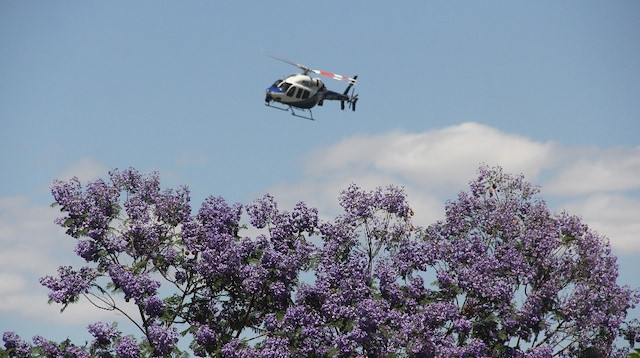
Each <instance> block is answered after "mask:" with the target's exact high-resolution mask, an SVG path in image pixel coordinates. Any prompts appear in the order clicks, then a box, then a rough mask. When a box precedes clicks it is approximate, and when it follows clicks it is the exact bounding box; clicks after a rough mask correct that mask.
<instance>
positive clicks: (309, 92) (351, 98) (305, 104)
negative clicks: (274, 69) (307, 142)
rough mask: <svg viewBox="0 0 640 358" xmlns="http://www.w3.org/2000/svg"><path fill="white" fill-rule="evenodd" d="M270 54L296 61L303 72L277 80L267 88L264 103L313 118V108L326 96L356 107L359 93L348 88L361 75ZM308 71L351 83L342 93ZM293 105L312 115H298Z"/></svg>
mask: <svg viewBox="0 0 640 358" xmlns="http://www.w3.org/2000/svg"><path fill="white" fill-rule="evenodd" d="M268 56H269V57H272V58H275V59H276V60H280V61H283V62H286V63H288V64H291V65H294V66H296V67H298V68H300V69H301V70H302V71H303V73H299V74H295V75H291V76H288V77H286V78H284V79H279V80H277V81H275V82H274V83H273V84H272V85H271V87H269V88H267V96H266V98H265V105H267V106H269V107H271V108H276V109H279V110H282V111H291V114H292V115H294V116H296V117H300V118H305V119H310V120H314V119H313V113H311V108H313V107H314V106H315V105H318V106H322V104H323V102H324V101H325V100H332V101H340V107H341V108H342V109H344V104H345V102H346V103H348V104H349V108H351V109H352V110H354V111H355V110H356V102H357V101H358V95H357V94H353V91H352V92H351V94H349V90H350V89H351V88H352V87H353V85H354V84H355V83H356V79H357V78H358V76H353V78H351V77H346V76H342V75H338V74H335V73H330V72H324V71H319V70H314V69H311V68H309V67H307V66H304V65H301V64H299V63H295V62H293V61H290V60H287V59H284V58H280V57H276V56H272V55H268ZM309 72H313V73H315V74H318V75H322V76H327V77H331V78H333V79H334V80H339V81H343V82H348V83H349V85H348V86H347V89H346V90H345V91H344V92H343V93H338V92H333V91H330V90H328V89H327V87H326V86H325V85H324V83H322V81H321V80H320V79H319V78H316V77H311V76H309ZM272 102H278V103H281V104H283V105H285V106H287V107H284V108H283V107H279V106H275V105H273V104H272ZM294 108H296V109H299V110H301V111H306V110H308V111H309V117H306V116H302V115H299V114H298V113H296V112H295V111H294Z"/></svg>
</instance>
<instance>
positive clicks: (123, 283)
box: [109, 265, 160, 304]
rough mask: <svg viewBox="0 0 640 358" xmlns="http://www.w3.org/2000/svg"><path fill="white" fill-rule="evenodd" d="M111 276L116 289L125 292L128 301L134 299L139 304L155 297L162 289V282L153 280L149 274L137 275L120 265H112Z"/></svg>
mask: <svg viewBox="0 0 640 358" xmlns="http://www.w3.org/2000/svg"><path fill="white" fill-rule="evenodd" d="M109 276H110V277H111V280H113V283H114V284H115V285H116V287H118V288H120V289H121V290H122V292H124V295H125V299H126V300H129V299H131V298H133V299H134V300H135V301H136V303H139V304H142V303H143V302H144V299H145V298H146V297H148V296H153V295H155V294H156V290H157V289H158V288H159V287H160V282H157V281H154V280H152V279H151V277H150V276H149V274H146V273H145V274H139V275H136V274H134V273H133V272H131V271H129V270H127V269H125V268H123V267H122V266H120V265H111V267H110V268H109Z"/></svg>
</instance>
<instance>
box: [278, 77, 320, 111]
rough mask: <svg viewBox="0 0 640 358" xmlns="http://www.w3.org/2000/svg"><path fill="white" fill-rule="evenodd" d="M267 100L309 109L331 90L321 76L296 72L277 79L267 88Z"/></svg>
mask: <svg viewBox="0 0 640 358" xmlns="http://www.w3.org/2000/svg"><path fill="white" fill-rule="evenodd" d="M266 92H267V96H266V98H265V101H267V102H269V101H276V102H280V103H283V104H286V105H289V106H293V107H297V108H302V109H309V108H312V107H314V106H315V105H317V104H318V103H320V102H321V101H322V100H323V99H324V95H325V94H326V93H327V92H329V91H327V87H326V86H325V85H324V83H322V81H321V80H320V79H319V78H315V77H311V76H308V75H305V74H296V75H291V76H288V77H286V78H284V79H280V80H277V81H276V82H274V83H273V85H271V86H270V87H269V88H267V91H266Z"/></svg>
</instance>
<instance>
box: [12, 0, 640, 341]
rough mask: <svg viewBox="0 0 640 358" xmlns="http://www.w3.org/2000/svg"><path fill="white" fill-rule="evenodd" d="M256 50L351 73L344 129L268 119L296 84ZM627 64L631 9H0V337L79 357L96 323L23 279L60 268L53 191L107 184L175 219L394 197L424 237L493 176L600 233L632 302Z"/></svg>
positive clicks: (145, 4)
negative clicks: (451, 206) (240, 208)
mask: <svg viewBox="0 0 640 358" xmlns="http://www.w3.org/2000/svg"><path fill="white" fill-rule="evenodd" d="M265 51H269V52H271V53H276V54H279V55H281V56H284V57H287V58H290V59H292V60H294V61H297V62H299V63H303V64H305V65H307V66H309V67H312V68H316V69H320V70H325V71H331V72H336V73H339V74H343V75H347V76H353V75H356V74H357V75H359V77H358V84H357V85H356V87H355V88H356V92H357V93H359V96H360V100H359V102H358V110H357V112H351V111H344V112H343V111H340V109H339V104H338V103H326V104H325V105H324V106H323V107H320V108H317V109H314V117H315V118H316V121H314V122H311V121H306V120H303V119H299V118H295V117H292V116H290V115H289V114H287V113H285V112H280V111H275V110H272V109H269V108H266V107H265V106H264V90H265V89H266V88H267V87H268V86H269V85H270V84H271V83H272V82H273V81H274V80H275V79H277V78H281V77H283V76H286V75H288V74H292V73H295V72H296V71H297V69H296V68H294V67H291V66H289V65H287V64H285V63H282V62H279V61H275V60H273V59H271V58H269V57H267V56H265ZM639 57H640V2H637V1H615V2H602V1H581V2H576V1H565V2H557V1H535V2H524V1H483V2H475V1H473V2H472V1H469V2H463V1H447V2H445V1H441V2H433V1H421V2H412V3H406V4H402V5H399V4H398V3H393V2H389V1H385V2H360V1H353V2H345V1H342V2H337V1H325V2H322V3H318V2H295V3H293V2H289V3H286V2H269V1H251V2H242V3H240V2H230V1H225V2H213V1H211V2H180V3H178V2H166V1H138V2H134V3H131V2H118V1H110V2H97V1H92V2H65V1H57V2H53V1H51V2H35V1H3V2H0V79H1V80H0V152H1V153H2V156H1V157H0V167H1V168H2V171H0V183H1V184H2V185H0V242H1V243H2V245H3V249H2V250H1V251H0V278H2V282H3V283H4V284H3V287H1V288H0V317H2V319H0V331H5V330H10V329H14V330H16V331H17V332H18V333H20V334H21V335H23V336H24V337H27V338H29V337H31V336H33V335H35V334H43V335H47V336H51V337H52V338H56V339H64V338H66V336H71V337H72V338H74V337H79V338H78V339H80V340H82V339H87V338H88V336H87V334H86V333H83V330H84V329H83V327H85V326H86V325H87V324H88V323H92V322H94V321H96V320H101V319H102V320H110V319H111V318H110V317H108V316H105V314H104V313H103V312H97V313H96V312H95V311H92V310H89V307H88V306H87V305H86V304H80V305H78V307H76V308H72V309H69V312H65V313H64V314H62V315H59V313H58V307H49V306H47V304H46V300H47V299H46V294H47V292H46V290H45V289H44V288H41V287H40V286H39V284H38V283H37V278H38V277H40V276H43V275H46V274H49V273H53V272H54V271H55V268H56V267H57V266H59V265H62V264H80V261H79V260H76V259H75V258H73V257H72V256H71V255H69V254H68V253H67V252H70V250H72V247H73V240H72V239H67V238H65V236H64V234H63V233H62V232H61V230H60V229H59V228H57V227H56V226H55V225H54V224H53V223H52V221H53V218H55V217H56V211H55V209H51V208H50V207H49V204H50V203H51V201H52V198H51V196H50V194H49V192H48V188H49V186H50V185H51V183H52V180H53V179H54V178H69V177H70V176H72V175H76V176H79V177H80V178H81V179H84V180H88V179H95V178H97V177H100V176H104V175H106V173H107V171H108V170H110V169H113V168H127V167H135V168H137V169H139V170H140V171H143V172H149V171H158V172H159V173H160V176H161V180H162V182H163V184H164V185H166V186H170V187H176V186H178V185H183V184H184V185H188V186H189V187H190V188H191V192H192V198H193V200H192V202H193V206H194V208H197V207H198V205H199V203H200V202H201V201H202V199H203V198H205V197H206V196H208V195H222V196H224V197H225V198H227V199H228V200H229V201H233V202H236V201H237V202H243V203H247V202H249V201H251V200H253V199H255V198H257V197H260V196H262V194H264V193H266V192H269V193H272V194H273V195H274V196H275V197H276V199H278V200H279V201H280V202H281V206H282V207H284V208H286V207H287V205H293V204H294V203H295V202H297V201H299V200H304V201H307V202H309V203H310V204H312V205H315V206H317V207H318V208H320V210H321V212H322V213H323V214H324V215H327V216H330V215H333V214H335V213H336V210H337V208H336V206H337V195H338V192H339V191H340V190H341V189H343V188H345V187H346V186H347V185H348V184H349V183H351V182H355V183H358V184H360V185H361V186H364V187H373V186H376V185H388V184H399V185H403V186H404V187H405V188H406V190H407V192H408V194H409V199H410V201H411V203H412V206H414V207H415V208H416V213H417V215H416V217H417V218H418V219H417V220H418V221H419V223H420V224H423V225H427V224H429V223H431V222H433V221H434V220H437V219H439V218H441V217H442V208H443V203H444V202H445V201H446V200H448V199H452V198H455V194H456V193H457V192H458V191H460V190H463V189H466V185H467V182H468V181H469V180H471V179H472V178H473V176H474V173H475V170H476V168H477V167H478V166H479V165H480V164H481V163H485V164H488V165H501V166H503V167H504V168H505V169H506V170H507V171H509V172H512V173H514V174H518V173H524V174H525V175H526V176H527V178H528V179H529V180H530V181H532V182H534V183H536V184H539V185H541V187H542V193H543V196H544V198H545V199H546V200H547V202H548V203H549V205H550V206H551V207H552V208H553V209H554V210H562V209H566V210H568V211H569V212H571V213H573V214H577V215H580V216H582V217H583V218H584V220H585V221H586V222H587V223H588V224H589V225H590V226H591V227H592V228H594V229H595V230H597V231H598V232H600V233H601V234H603V235H606V236H607V237H608V238H609V239H610V240H611V243H612V247H613V249H614V253H615V254H616V255H617V256H618V257H619V262H620V265H621V277H620V280H621V283H625V284H630V285H632V286H634V287H640V279H639V278H638V277H637V276H638V275H637V272H639V271H640V264H639V262H640V237H639V236H638V232H640V195H639V194H640V140H639V139H638V138H639V135H640V70H639V69H638V65H637V64H638V58H639ZM325 83H326V84H327V86H328V87H329V88H330V89H333V90H336V91H341V90H342V89H343V88H344V84H343V83H341V82H338V81H331V80H330V79H326V80H325ZM90 312H93V313H90ZM634 315H636V316H640V314H638V310H636V311H634ZM123 328H124V327H123Z"/></svg>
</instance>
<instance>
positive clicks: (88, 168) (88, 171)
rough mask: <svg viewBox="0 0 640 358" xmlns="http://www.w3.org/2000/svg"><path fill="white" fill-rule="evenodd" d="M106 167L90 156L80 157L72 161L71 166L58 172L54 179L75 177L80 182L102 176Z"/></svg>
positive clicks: (105, 171)
mask: <svg viewBox="0 0 640 358" xmlns="http://www.w3.org/2000/svg"><path fill="white" fill-rule="evenodd" d="M107 172H108V169H107V168H105V167H104V166H102V165H101V164H99V163H97V162H96V161H94V160H93V159H91V158H82V159H80V160H78V161H77V162H75V163H73V164H72V165H71V167H70V168H69V169H67V170H65V171H63V172H62V173H60V174H59V175H58V176H57V177H56V178H55V179H58V180H69V179H71V178H73V177H77V178H78V179H79V180H80V181H81V182H83V183H84V182H87V181H90V180H95V179H97V178H100V177H102V176H104V175H105V174H106V173H107Z"/></svg>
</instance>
